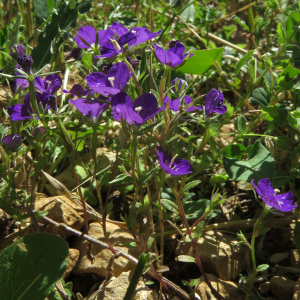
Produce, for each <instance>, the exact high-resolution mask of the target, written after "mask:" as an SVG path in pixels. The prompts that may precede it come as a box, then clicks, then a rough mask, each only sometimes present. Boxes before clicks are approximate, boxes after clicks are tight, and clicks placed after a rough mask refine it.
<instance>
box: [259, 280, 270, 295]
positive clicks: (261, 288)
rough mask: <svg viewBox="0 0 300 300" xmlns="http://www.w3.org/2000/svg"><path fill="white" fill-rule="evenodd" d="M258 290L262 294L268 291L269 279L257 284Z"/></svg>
mask: <svg viewBox="0 0 300 300" xmlns="http://www.w3.org/2000/svg"><path fill="white" fill-rule="evenodd" d="M258 289H259V291H260V292H261V293H262V294H266V293H269V291H270V281H266V282H263V283H261V284H260V285H259V288H258Z"/></svg>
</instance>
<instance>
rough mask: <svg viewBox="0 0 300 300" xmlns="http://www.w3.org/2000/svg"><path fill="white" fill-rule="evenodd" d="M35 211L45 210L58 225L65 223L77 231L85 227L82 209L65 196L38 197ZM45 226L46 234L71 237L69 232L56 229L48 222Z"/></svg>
mask: <svg viewBox="0 0 300 300" xmlns="http://www.w3.org/2000/svg"><path fill="white" fill-rule="evenodd" d="M35 210H36V211H41V210H45V211H47V212H48V215H47V217H48V218H50V219H52V220H54V221H56V222H58V223H64V224H66V225H68V226H70V227H72V228H74V229H77V230H79V229H81V228H82V227H83V226H84V216H83V209H82V207H80V206H79V205H77V204H76V203H75V202H74V201H72V200H70V199H68V198H67V197H65V196H55V197H38V198H37V199H36V203H35ZM45 226H46V228H45V229H44V230H43V231H44V232H51V233H56V234H58V235H60V236H61V237H63V238H65V237H67V236H68V235H69V232H68V231H66V230H64V229H60V228H54V226H53V225H50V224H48V223H46V222H45Z"/></svg>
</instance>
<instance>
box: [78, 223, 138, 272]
mask: <svg viewBox="0 0 300 300" xmlns="http://www.w3.org/2000/svg"><path fill="white" fill-rule="evenodd" d="M106 230H107V232H110V235H109V241H110V243H111V244H112V245H113V244H114V243H116V242H119V243H130V242H133V241H134V239H133V237H132V235H131V233H130V232H129V231H128V230H127V229H124V228H121V227H119V226H118V225H115V224H112V223H109V222H107V223H106ZM89 235H90V236H92V237H94V238H95V239H97V240H100V241H103V242H105V238H104V234H103V230H102V226H101V225H100V224H98V223H91V224H90V226H89ZM87 246H88V242H87V241H86V240H83V239H81V238H77V242H76V243H75V247H74V248H76V249H78V250H79V251H80V257H79V261H78V263H77V265H76V267H75V269H74V270H73V274H78V275H79V274H86V273H92V274H96V275H99V276H101V277H106V272H107V266H108V263H109V260H110V258H111V257H112V256H113V253H112V252H111V251H110V250H109V249H106V248H103V247H102V246H100V245H97V244H92V250H91V254H92V256H93V258H94V261H93V263H92V262H91V260H90V259H89V256H88V255H87ZM117 247H118V248H119V249H121V250H123V251H124V252H127V253H129V254H130V255H132V256H134V257H136V258H138V257H139V251H137V250H136V249H128V248H127V247H119V246H117ZM134 268H135V264H134V263H132V262H130V261H129V260H128V259H125V258H124V257H122V256H119V257H118V258H115V259H114V260H113V263H112V274H113V276H115V277H118V276H119V275H120V274H121V273H122V272H126V271H130V270H133V269H134Z"/></svg>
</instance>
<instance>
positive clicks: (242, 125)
mask: <svg viewBox="0 0 300 300" xmlns="http://www.w3.org/2000/svg"><path fill="white" fill-rule="evenodd" d="M246 123H247V119H246V118H245V116H244V115H240V116H238V117H237V118H236V120H235V123H234V125H235V129H236V130H237V131H238V133H242V132H243V131H244V130H245V129H246Z"/></svg>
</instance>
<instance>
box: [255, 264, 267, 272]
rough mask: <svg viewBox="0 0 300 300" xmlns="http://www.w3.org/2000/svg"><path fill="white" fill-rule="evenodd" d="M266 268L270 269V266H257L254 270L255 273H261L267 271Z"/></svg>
mask: <svg viewBox="0 0 300 300" xmlns="http://www.w3.org/2000/svg"><path fill="white" fill-rule="evenodd" d="M268 268H270V266H269V265H267V264H263V265H259V266H258V267H257V268H256V272H262V271H265V270H267V269H268Z"/></svg>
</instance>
